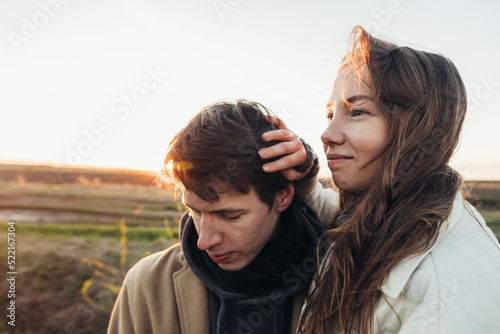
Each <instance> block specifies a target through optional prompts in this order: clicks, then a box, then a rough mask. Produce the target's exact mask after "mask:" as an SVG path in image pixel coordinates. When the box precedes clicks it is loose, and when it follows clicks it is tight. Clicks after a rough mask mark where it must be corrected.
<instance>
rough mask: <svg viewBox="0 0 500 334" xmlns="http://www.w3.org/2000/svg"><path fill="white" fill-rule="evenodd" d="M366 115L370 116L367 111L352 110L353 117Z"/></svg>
mask: <svg viewBox="0 0 500 334" xmlns="http://www.w3.org/2000/svg"><path fill="white" fill-rule="evenodd" d="M365 114H368V113H367V112H366V111H364V110H360V109H353V110H351V116H354V117H356V116H362V115H365Z"/></svg>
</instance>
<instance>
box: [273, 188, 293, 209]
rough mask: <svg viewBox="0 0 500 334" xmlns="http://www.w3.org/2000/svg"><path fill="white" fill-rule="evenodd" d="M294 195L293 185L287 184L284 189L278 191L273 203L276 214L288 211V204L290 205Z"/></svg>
mask: <svg viewBox="0 0 500 334" xmlns="http://www.w3.org/2000/svg"><path fill="white" fill-rule="evenodd" d="M294 194H295V189H294V188H293V184H289V185H288V187H286V188H285V189H283V190H280V191H278V193H277V194H276V201H275V202H274V205H276V210H277V211H278V212H283V211H285V210H286V209H288V207H289V206H290V203H292V200H293V195H294Z"/></svg>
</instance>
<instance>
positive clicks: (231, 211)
mask: <svg viewBox="0 0 500 334" xmlns="http://www.w3.org/2000/svg"><path fill="white" fill-rule="evenodd" d="M183 204H184V205H185V206H187V207H188V208H189V209H191V210H198V209H196V208H193V207H191V206H190V205H189V204H187V203H183ZM247 211H248V210H247V209H236V208H234V209H233V208H224V209H219V210H211V211H210V210H209V211H207V212H208V213H240V212H241V213H245V212H247Z"/></svg>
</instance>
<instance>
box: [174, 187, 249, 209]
mask: <svg viewBox="0 0 500 334" xmlns="http://www.w3.org/2000/svg"><path fill="white" fill-rule="evenodd" d="M252 192H253V190H252V191H251V192H250V193H249V194H242V193H240V192H238V191H236V190H227V191H223V192H218V193H217V196H218V197H219V200H214V201H212V202H210V201H205V200H203V199H202V198H200V197H199V196H198V195H196V194H195V193H194V192H192V191H189V190H184V191H183V192H182V202H183V203H184V204H185V205H186V206H188V207H191V208H193V207H194V208H196V209H204V210H210V211H213V210H223V209H226V208H227V209H231V210H233V209H236V208H244V207H245V206H246V204H247V203H248V202H249V196H251V195H252V194H253V193H252Z"/></svg>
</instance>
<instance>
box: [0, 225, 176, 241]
mask: <svg viewBox="0 0 500 334" xmlns="http://www.w3.org/2000/svg"><path fill="white" fill-rule="evenodd" d="M7 227H8V225H7V223H6V222H2V223H0V229H1V230H2V231H7ZM16 234H18V235H26V234H28V235H36V236H44V237H49V236H53V237H71V236H78V237H85V238H91V239H94V238H112V239H118V240H119V239H120V238H121V235H122V234H121V230H120V226H99V225H82V224H75V225H67V224H16ZM126 237H127V239H128V240H139V241H155V240H158V239H164V240H173V241H177V240H178V238H179V230H178V229H176V228H165V227H146V226H139V227H130V226H128V227H127V233H126Z"/></svg>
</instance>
